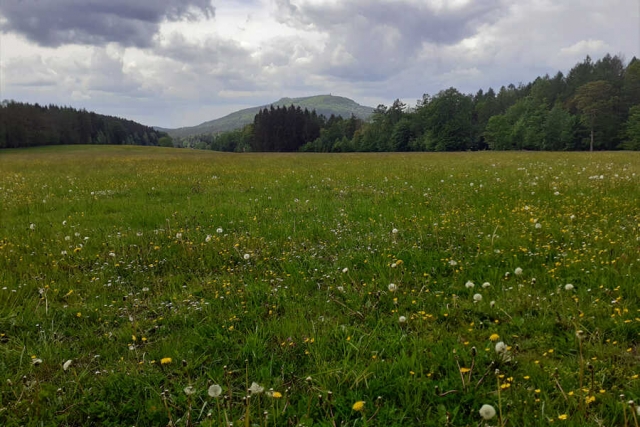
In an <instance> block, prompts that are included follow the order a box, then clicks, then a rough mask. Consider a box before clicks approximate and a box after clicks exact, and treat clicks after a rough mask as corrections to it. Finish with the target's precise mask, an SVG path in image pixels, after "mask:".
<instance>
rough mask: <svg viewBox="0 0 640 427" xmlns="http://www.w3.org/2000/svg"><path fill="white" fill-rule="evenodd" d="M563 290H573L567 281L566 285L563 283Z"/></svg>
mask: <svg viewBox="0 0 640 427" xmlns="http://www.w3.org/2000/svg"><path fill="white" fill-rule="evenodd" d="M564 290H565V291H572V290H573V285H572V284H571V283H567V284H566V285H564Z"/></svg>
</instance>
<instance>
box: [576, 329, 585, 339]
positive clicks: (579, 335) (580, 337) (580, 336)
mask: <svg viewBox="0 0 640 427" xmlns="http://www.w3.org/2000/svg"><path fill="white" fill-rule="evenodd" d="M576 338H578V339H579V340H581V339H583V338H584V331H576Z"/></svg>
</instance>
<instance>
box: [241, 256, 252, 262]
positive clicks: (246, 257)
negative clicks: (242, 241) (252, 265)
mask: <svg viewBox="0 0 640 427" xmlns="http://www.w3.org/2000/svg"><path fill="white" fill-rule="evenodd" d="M242 257H243V258H244V259H245V261H246V260H248V259H249V258H251V255H249V254H244V255H243V256H242Z"/></svg>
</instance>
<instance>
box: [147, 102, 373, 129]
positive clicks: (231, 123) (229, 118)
mask: <svg viewBox="0 0 640 427" xmlns="http://www.w3.org/2000/svg"><path fill="white" fill-rule="evenodd" d="M292 104H293V105H295V106H300V108H303V109H304V108H307V109H308V110H310V111H311V110H316V112H317V113H318V114H323V115H325V116H326V117H330V116H331V115H332V114H334V115H336V116H342V117H343V118H345V119H347V118H349V117H351V114H354V115H355V116H356V117H359V118H361V119H363V120H366V119H367V118H369V116H370V115H371V114H372V113H373V110H374V109H373V108H371V107H366V106H363V105H360V104H358V103H357V102H355V101H354V100H352V99H349V98H344V97H342V96H334V95H316V96H308V97H303V98H281V99H280V100H278V101H276V102H273V103H271V104H267V105H261V106H258V107H251V108H246V109H244V110H239V111H236V112H234V113H231V114H229V115H226V116H224V117H221V118H219V119H215V120H210V121H208V122H204V123H201V124H199V125H197V126H191V127H183V128H178V129H165V128H159V127H156V129H158V130H161V131H164V132H167V133H168V134H169V135H171V136H172V137H187V136H191V135H201V134H218V133H221V132H228V131H231V130H235V129H239V128H241V127H243V126H245V125H247V124H249V123H251V122H253V119H254V117H255V115H256V114H258V111H260V110H261V109H263V108H265V107H269V106H271V105H273V106H274V107H277V106H289V105H292Z"/></svg>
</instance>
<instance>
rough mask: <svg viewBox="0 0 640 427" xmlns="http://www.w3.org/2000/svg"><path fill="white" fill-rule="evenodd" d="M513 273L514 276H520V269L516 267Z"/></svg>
mask: <svg viewBox="0 0 640 427" xmlns="http://www.w3.org/2000/svg"><path fill="white" fill-rule="evenodd" d="M514 273H515V274H516V276H521V275H522V269H521V268H520V267H516V269H515V270H514Z"/></svg>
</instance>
